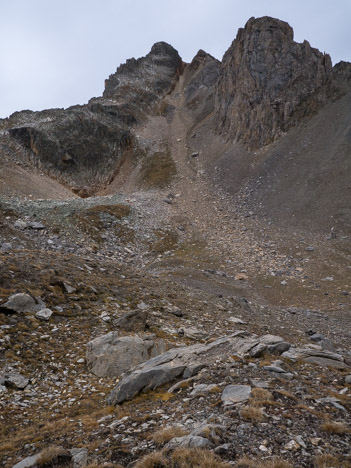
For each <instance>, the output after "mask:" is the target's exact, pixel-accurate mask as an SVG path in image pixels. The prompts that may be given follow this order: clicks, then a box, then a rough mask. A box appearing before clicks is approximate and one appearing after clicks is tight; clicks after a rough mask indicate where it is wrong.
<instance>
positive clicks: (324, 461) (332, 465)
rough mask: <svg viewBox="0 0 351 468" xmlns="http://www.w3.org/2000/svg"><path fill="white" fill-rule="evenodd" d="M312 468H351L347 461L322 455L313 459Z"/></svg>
mask: <svg viewBox="0 0 351 468" xmlns="http://www.w3.org/2000/svg"><path fill="white" fill-rule="evenodd" d="M313 467H314V468H351V463H350V462H349V461H346V460H345V461H343V460H341V459H340V457H338V456H334V455H329V454H324V455H318V456H316V457H314V458H313Z"/></svg>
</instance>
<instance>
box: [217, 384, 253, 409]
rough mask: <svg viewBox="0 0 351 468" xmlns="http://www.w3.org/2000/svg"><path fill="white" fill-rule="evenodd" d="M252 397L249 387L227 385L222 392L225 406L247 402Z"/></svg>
mask: <svg viewBox="0 0 351 468" xmlns="http://www.w3.org/2000/svg"><path fill="white" fill-rule="evenodd" d="M250 396H251V387H250V386H249V385H227V386H226V387H225V389H224V390H223V392H222V396H221V399H222V401H223V404H224V406H228V405H235V404H237V403H243V402H245V401H247V400H248V399H249V398H250Z"/></svg>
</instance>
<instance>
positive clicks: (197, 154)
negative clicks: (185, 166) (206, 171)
mask: <svg viewBox="0 0 351 468" xmlns="http://www.w3.org/2000/svg"><path fill="white" fill-rule="evenodd" d="M197 156H199V152H198V151H194V152H193V153H191V157H192V158H196V157H197Z"/></svg>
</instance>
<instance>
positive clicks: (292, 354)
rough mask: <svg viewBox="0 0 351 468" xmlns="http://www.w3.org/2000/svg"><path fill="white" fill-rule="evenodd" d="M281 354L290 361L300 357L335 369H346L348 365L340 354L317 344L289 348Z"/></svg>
mask: <svg viewBox="0 0 351 468" xmlns="http://www.w3.org/2000/svg"><path fill="white" fill-rule="evenodd" d="M282 356H283V357H286V358H288V359H290V360H292V361H296V360H300V359H301V360H303V361H305V362H310V363H312V364H317V365H319V366H321V367H334V368H336V369H346V368H348V367H349V366H348V365H347V364H346V363H345V360H344V358H343V356H342V355H341V354H337V353H334V352H332V351H328V350H326V349H322V347H321V346H318V345H310V346H306V347H304V348H290V350H289V351H286V352H284V353H283V354H282Z"/></svg>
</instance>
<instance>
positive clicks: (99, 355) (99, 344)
mask: <svg viewBox="0 0 351 468" xmlns="http://www.w3.org/2000/svg"><path fill="white" fill-rule="evenodd" d="M164 349H165V348H164V343H163V341H162V340H157V341H154V340H151V339H142V338H140V337H138V336H123V337H119V336H118V333H117V332H110V333H108V334H107V335H102V336H100V337H98V338H95V339H94V340H92V341H90V342H89V343H88V344H87V351H86V363H87V367H88V369H89V370H90V371H91V372H92V373H93V374H95V375H98V376H99V377H118V376H120V375H121V374H122V373H123V372H126V371H127V370H129V369H130V368H132V367H134V366H136V365H138V364H140V363H142V362H144V361H147V360H148V359H150V357H153V356H157V355H158V354H160V353H161V352H163V351H164Z"/></svg>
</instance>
